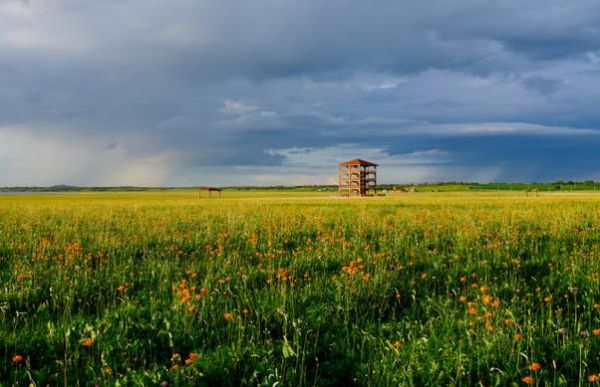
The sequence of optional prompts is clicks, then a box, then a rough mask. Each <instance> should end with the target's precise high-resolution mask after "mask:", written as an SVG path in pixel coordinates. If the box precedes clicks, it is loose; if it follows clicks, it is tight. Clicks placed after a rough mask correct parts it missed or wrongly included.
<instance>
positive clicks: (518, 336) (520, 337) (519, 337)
mask: <svg viewBox="0 0 600 387" xmlns="http://www.w3.org/2000/svg"><path fill="white" fill-rule="evenodd" d="M521 340H523V334H522V333H519V332H517V333H515V341H516V342H517V343H518V342H519V341H521Z"/></svg>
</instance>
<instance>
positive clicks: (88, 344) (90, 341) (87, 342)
mask: <svg viewBox="0 0 600 387" xmlns="http://www.w3.org/2000/svg"><path fill="white" fill-rule="evenodd" d="M81 345H83V346H84V347H91V346H92V345H94V339H92V338H91V337H88V338H86V339H83V340H81Z"/></svg>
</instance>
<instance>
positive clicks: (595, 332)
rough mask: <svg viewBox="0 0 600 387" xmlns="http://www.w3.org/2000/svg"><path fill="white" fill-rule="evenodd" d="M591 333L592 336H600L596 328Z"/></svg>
mask: <svg viewBox="0 0 600 387" xmlns="http://www.w3.org/2000/svg"><path fill="white" fill-rule="evenodd" d="M592 333H593V334H594V336H600V328H598V329H594V330H593V331H592Z"/></svg>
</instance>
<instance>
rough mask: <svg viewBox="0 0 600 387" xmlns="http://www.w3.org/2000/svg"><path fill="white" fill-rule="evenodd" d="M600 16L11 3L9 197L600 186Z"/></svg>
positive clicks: (0, 7)
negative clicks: (340, 180)
mask: <svg viewBox="0 0 600 387" xmlns="http://www.w3.org/2000/svg"><path fill="white" fill-rule="evenodd" d="M598 150H600V2H599V1H597V0H571V1H564V0H561V1H557V0H529V1H526V2H524V1H521V0H453V1H447V0H428V1H405V0H373V1H358V0H356V1H351V0H327V1H323V0H296V1H290V0H251V1H242V0H238V1H234V0H218V1H217V0H215V1H205V0H169V1H164V0H103V1H96V0H87V1H86V0H0V186H16V185H55V184H72V185H87V186H99V185H141V186H193V185H217V186H228V185H295V184H334V183H335V182H336V181H337V163H338V162H340V161H344V160H348V159H353V158H363V159H367V160H370V161H374V162H377V163H379V164H380V167H379V174H378V178H379V182H380V183H418V182H432V181H457V180H461V181H478V182H489V181H554V180H559V179H562V180H587V179H592V180H593V179H596V180H600V152H599V151H598Z"/></svg>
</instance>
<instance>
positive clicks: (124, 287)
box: [117, 283, 127, 293]
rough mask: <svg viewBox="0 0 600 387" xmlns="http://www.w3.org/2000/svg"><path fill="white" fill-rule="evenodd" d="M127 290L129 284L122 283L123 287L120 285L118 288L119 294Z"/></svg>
mask: <svg viewBox="0 0 600 387" xmlns="http://www.w3.org/2000/svg"><path fill="white" fill-rule="evenodd" d="M126 289H127V284H126V283H122V284H121V285H119V287H118V288H117V291H118V292H119V293H123V292H124V291H125V290H126Z"/></svg>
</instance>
